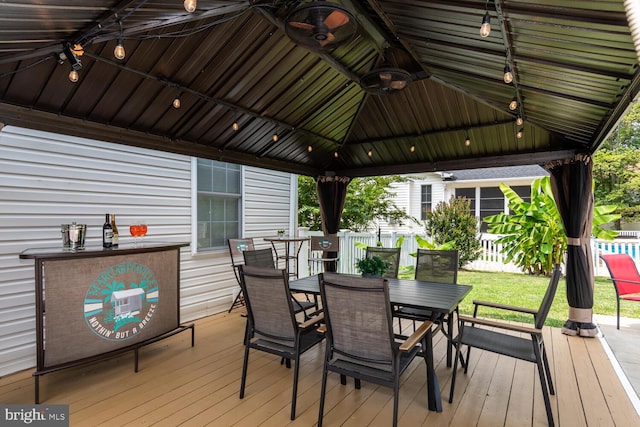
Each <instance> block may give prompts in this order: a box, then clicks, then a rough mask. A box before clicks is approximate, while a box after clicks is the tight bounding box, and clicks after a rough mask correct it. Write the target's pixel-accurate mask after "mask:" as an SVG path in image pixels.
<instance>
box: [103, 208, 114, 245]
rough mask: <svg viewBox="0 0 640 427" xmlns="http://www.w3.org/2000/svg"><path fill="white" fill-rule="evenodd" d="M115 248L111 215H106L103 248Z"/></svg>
mask: <svg viewBox="0 0 640 427" xmlns="http://www.w3.org/2000/svg"><path fill="white" fill-rule="evenodd" d="M112 246H113V227H111V220H110V218H109V214H106V215H105V219H104V224H103V225H102V247H103V248H111V247H112Z"/></svg>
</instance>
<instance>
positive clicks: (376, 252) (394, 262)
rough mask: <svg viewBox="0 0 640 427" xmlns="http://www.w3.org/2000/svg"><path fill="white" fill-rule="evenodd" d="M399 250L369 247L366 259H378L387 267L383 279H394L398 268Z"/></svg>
mask: <svg viewBox="0 0 640 427" xmlns="http://www.w3.org/2000/svg"><path fill="white" fill-rule="evenodd" d="M400 250H401V248H380V247H378V246H369V247H367V253H366V257H367V258H373V257H374V256H378V257H380V258H381V259H382V260H383V261H384V262H386V263H387V265H388V266H389V268H388V269H387V271H386V273H385V274H384V277H386V278H393V279H395V278H397V277H398V269H399V266H400Z"/></svg>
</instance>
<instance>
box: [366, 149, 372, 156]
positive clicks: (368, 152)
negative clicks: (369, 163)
mask: <svg viewBox="0 0 640 427" xmlns="http://www.w3.org/2000/svg"><path fill="white" fill-rule="evenodd" d="M367 156H369V157H371V156H373V151H371V149H369V151H367Z"/></svg>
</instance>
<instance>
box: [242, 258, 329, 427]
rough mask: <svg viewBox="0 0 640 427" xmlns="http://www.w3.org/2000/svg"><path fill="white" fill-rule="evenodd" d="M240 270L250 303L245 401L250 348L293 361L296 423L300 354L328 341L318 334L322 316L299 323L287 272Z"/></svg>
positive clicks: (246, 347) (247, 302)
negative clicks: (323, 341)
mask: <svg viewBox="0 0 640 427" xmlns="http://www.w3.org/2000/svg"><path fill="white" fill-rule="evenodd" d="M239 271H240V281H241V286H242V290H243V292H244V295H245V301H246V304H247V330H246V332H245V338H244V344H245V350H244V362H243V364H242V380H241V383H240V399H242V398H244V392H245V386H246V380H247V369H248V366H249V352H250V349H254V350H259V351H264V352H267V353H271V354H274V355H277V356H280V357H281V358H282V359H285V360H288V361H291V360H293V363H294V369H293V391H292V396H291V419H292V420H293V419H295V417H296V398H297V392H298V373H299V370H300V355H301V354H302V353H304V352H305V351H307V350H310V349H311V348H313V347H314V346H315V345H316V344H318V343H320V342H321V341H322V340H323V339H324V337H325V335H324V334H323V333H320V332H318V331H317V328H318V327H319V325H320V322H321V321H322V313H319V314H317V315H316V316H313V317H311V318H310V319H308V320H305V321H304V322H302V323H299V322H298V321H297V320H296V315H295V310H294V308H293V304H292V300H291V297H290V293H289V277H288V275H287V273H286V271H285V270H277V269H274V268H264V267H252V266H249V265H244V266H240V267H239ZM288 366H290V365H288Z"/></svg>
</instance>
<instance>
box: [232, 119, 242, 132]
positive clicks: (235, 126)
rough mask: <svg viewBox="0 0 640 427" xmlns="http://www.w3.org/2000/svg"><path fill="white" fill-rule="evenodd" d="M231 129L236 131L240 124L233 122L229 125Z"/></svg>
mask: <svg viewBox="0 0 640 427" xmlns="http://www.w3.org/2000/svg"><path fill="white" fill-rule="evenodd" d="M231 129H233V130H234V131H237V130H238V129H240V125H239V124H238V122H237V121H234V122H233V124H232V125H231Z"/></svg>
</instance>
